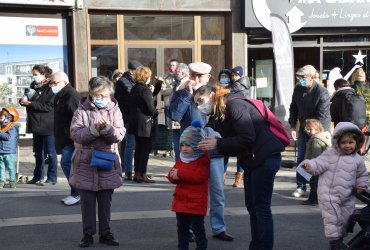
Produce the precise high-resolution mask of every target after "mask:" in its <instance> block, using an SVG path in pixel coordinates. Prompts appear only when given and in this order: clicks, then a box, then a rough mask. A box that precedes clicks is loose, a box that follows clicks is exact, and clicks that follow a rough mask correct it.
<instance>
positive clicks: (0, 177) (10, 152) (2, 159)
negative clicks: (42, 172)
mask: <svg viewBox="0 0 370 250" xmlns="http://www.w3.org/2000/svg"><path fill="white" fill-rule="evenodd" d="M18 118H19V113H18V111H17V110H16V109H15V108H10V107H8V108H3V109H2V111H1V113H0V188H3V187H4V185H5V181H6V175H5V169H6V168H7V169H8V170H9V185H10V188H15V183H16V173H15V172H16V170H15V158H16V153H17V145H18V127H17V126H14V122H16V121H18Z"/></svg>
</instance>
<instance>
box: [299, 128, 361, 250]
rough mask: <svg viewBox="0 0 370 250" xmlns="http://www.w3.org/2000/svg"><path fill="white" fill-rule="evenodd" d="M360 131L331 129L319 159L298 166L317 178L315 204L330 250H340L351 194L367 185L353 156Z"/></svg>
mask: <svg viewBox="0 0 370 250" xmlns="http://www.w3.org/2000/svg"><path fill="white" fill-rule="evenodd" d="M364 139H365V136H364V134H363V133H362V132H361V130H360V129H359V128H358V127H357V126H356V125H354V124H353V123H350V122H340V123H338V125H337V126H336V127H335V129H334V133H333V137H332V147H330V148H329V149H328V150H326V151H325V152H323V153H322V154H321V155H320V156H319V157H317V158H314V159H312V160H305V161H303V162H302V163H301V164H300V166H301V167H302V168H303V169H305V170H306V171H307V172H309V173H310V174H312V175H314V176H317V175H318V176H319V185H318V192H317V193H318V201H319V206H320V210H321V214H322V218H323V220H324V227H325V236H326V238H327V239H328V240H329V242H330V249H331V250H334V249H340V247H341V245H342V242H343V237H345V236H346V235H347V223H348V219H349V217H350V215H351V214H352V213H353V211H354V208H355V197H354V196H353V195H352V190H353V189H355V190H356V192H362V191H363V190H364V189H366V188H367V185H368V173H367V169H366V167H365V162H364V160H363V159H362V157H361V156H360V155H359V154H357V152H358V151H359V149H360V148H361V146H362V144H363V142H364Z"/></svg>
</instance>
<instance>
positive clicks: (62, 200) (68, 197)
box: [60, 195, 73, 203]
mask: <svg viewBox="0 0 370 250" xmlns="http://www.w3.org/2000/svg"><path fill="white" fill-rule="evenodd" d="M70 198H73V196H71V195H69V196H67V197H64V198H63V199H61V200H60V202H62V203H64V201H66V200H68V199H70Z"/></svg>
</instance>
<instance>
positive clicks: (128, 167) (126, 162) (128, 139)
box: [123, 123, 135, 174]
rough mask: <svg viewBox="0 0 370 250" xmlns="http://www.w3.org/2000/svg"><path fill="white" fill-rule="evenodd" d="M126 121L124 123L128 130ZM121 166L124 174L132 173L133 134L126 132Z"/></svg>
mask: <svg viewBox="0 0 370 250" xmlns="http://www.w3.org/2000/svg"><path fill="white" fill-rule="evenodd" d="M128 126H129V125H128V123H125V128H126V131H128ZM123 148H124V150H125V152H123V166H124V170H125V173H126V174H131V173H132V160H133V159H134V150H135V135H133V134H128V133H126V136H125V147H123Z"/></svg>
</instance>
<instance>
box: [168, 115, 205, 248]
mask: <svg viewBox="0 0 370 250" xmlns="http://www.w3.org/2000/svg"><path fill="white" fill-rule="evenodd" d="M205 136H206V133H205V131H204V130H203V129H202V125H201V123H200V122H199V121H193V122H192V124H191V126H189V127H187V128H186V129H185V130H184V132H183V133H182V134H181V136H180V159H179V160H177V161H176V163H175V166H174V167H173V168H172V169H171V170H170V172H169V173H168V176H167V178H168V180H169V181H170V182H171V183H173V184H176V189H175V194H174V198H173V202H172V211H174V212H176V219H177V234H178V249H189V229H190V226H191V228H192V230H193V232H194V235H195V242H196V245H197V247H196V249H207V238H206V232H205V229H204V216H206V214H207V204H208V179H209V176H210V158H209V155H208V153H206V152H204V151H202V150H200V149H198V143H199V142H200V141H201V140H202V138H204V137H205Z"/></svg>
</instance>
